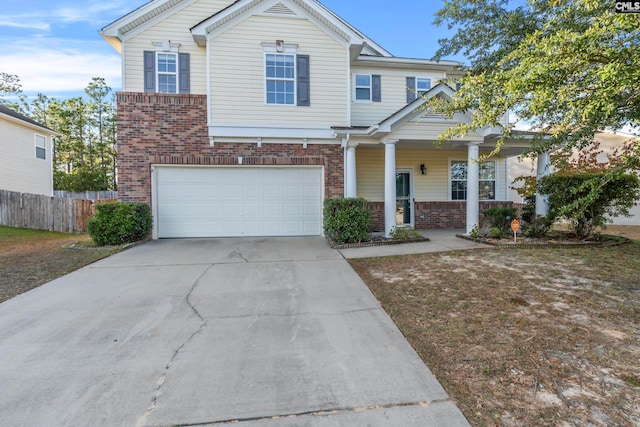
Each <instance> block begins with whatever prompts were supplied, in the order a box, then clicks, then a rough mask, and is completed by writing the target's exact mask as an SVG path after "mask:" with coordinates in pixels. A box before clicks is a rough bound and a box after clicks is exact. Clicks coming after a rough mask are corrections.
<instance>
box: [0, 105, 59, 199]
mask: <svg viewBox="0 0 640 427" xmlns="http://www.w3.org/2000/svg"><path fill="white" fill-rule="evenodd" d="M56 135H58V134H57V133H56V132H54V131H52V130H51V129H49V128H47V127H45V126H43V125H41V124H39V123H37V122H35V121H34V120H31V119H30V118H28V117H26V116H23V115H22V114H20V113H17V112H15V111H13V110H12V109H10V108H7V107H5V106H3V105H0V190H9V191H16V192H20V193H31V194H44V195H46V196H53V167H52V159H51V158H52V156H53V142H52V141H53V137H54V136H56Z"/></svg>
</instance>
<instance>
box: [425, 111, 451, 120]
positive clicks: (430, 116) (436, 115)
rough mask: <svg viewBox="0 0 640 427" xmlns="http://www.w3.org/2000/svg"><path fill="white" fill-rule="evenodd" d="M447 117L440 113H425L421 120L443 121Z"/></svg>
mask: <svg viewBox="0 0 640 427" xmlns="http://www.w3.org/2000/svg"><path fill="white" fill-rule="evenodd" d="M446 118H447V117H446V116H445V115H444V114H442V113H434V112H430V111H429V112H427V113H425V114H423V115H422V120H445V119H446Z"/></svg>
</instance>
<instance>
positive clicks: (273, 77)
mask: <svg viewBox="0 0 640 427" xmlns="http://www.w3.org/2000/svg"><path fill="white" fill-rule="evenodd" d="M295 63H296V56H295V55H288V54H276V53H267V54H266V62H265V71H266V88H267V90H266V101H267V104H275V105H295V99H296V67H295Z"/></svg>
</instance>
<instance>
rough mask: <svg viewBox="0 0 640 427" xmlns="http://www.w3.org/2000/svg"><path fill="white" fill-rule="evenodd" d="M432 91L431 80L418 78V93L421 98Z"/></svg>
mask: <svg viewBox="0 0 640 427" xmlns="http://www.w3.org/2000/svg"><path fill="white" fill-rule="evenodd" d="M429 89H431V79H426V78H420V77H419V78H417V79H416V92H417V93H418V95H419V96H422V95H424V94H425V93H427V92H428V91H429Z"/></svg>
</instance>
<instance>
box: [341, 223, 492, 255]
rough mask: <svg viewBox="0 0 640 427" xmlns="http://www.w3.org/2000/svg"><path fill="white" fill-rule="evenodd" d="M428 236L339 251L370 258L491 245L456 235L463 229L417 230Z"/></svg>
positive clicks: (487, 246)
mask: <svg viewBox="0 0 640 427" xmlns="http://www.w3.org/2000/svg"><path fill="white" fill-rule="evenodd" d="M419 231H420V233H421V234H422V235H423V236H425V237H428V238H429V239H430V240H429V241H428V242H419V243H403V244H400V245H386V246H371V247H366V248H350V249H340V253H342V255H343V256H344V257H345V258H347V259H351V258H372V257H380V256H394V255H412V254H422V253H428V252H446V251H455V250H468V249H482V248H491V247H492V246H489V245H485V244H482V243H475V242H472V241H470V240H465V239H461V238H459V237H456V234H464V230H419Z"/></svg>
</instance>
